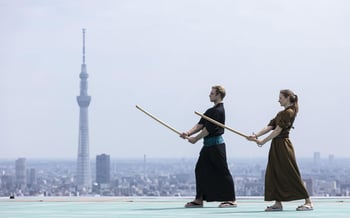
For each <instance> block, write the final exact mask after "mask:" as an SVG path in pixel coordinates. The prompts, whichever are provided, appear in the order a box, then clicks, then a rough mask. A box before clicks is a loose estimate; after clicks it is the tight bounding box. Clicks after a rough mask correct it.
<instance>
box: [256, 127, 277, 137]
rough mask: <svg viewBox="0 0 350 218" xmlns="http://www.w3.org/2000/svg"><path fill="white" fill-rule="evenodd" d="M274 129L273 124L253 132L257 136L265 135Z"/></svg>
mask: <svg viewBox="0 0 350 218" xmlns="http://www.w3.org/2000/svg"><path fill="white" fill-rule="evenodd" d="M271 130H272V126H266V127H265V128H263V129H262V130H260V131H259V132H258V133H255V134H253V135H254V136H255V137H256V138H258V137H259V136H262V135H265V134H266V133H268V132H270V131H271Z"/></svg>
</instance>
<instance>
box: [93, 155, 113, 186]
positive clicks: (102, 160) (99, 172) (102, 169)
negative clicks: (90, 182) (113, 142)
mask: <svg viewBox="0 0 350 218" xmlns="http://www.w3.org/2000/svg"><path fill="white" fill-rule="evenodd" d="M110 166H111V164H110V156H109V155H107V154H101V155H97V156H96V182H97V183H98V184H99V185H100V184H109V182H110V180H111V167H110Z"/></svg>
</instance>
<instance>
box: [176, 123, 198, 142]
mask: <svg viewBox="0 0 350 218" xmlns="http://www.w3.org/2000/svg"><path fill="white" fill-rule="evenodd" d="M202 129H203V124H198V123H197V124H196V125H195V126H194V127H192V129H190V130H188V131H187V132H183V133H182V134H181V135H180V137H181V138H184V139H186V138H188V137H190V136H191V135H193V134H195V133H197V132H199V131H200V130H202Z"/></svg>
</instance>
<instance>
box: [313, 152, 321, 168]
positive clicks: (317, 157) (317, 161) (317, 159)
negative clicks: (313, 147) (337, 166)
mask: <svg viewBox="0 0 350 218" xmlns="http://www.w3.org/2000/svg"><path fill="white" fill-rule="evenodd" d="M320 163H321V153H320V152H314V164H316V165H319V164H320Z"/></svg>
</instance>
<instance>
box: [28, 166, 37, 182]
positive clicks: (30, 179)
mask: <svg viewBox="0 0 350 218" xmlns="http://www.w3.org/2000/svg"><path fill="white" fill-rule="evenodd" d="M36 182H37V179H36V170H35V168H30V169H28V170H27V185H28V186H33V185H36Z"/></svg>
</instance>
